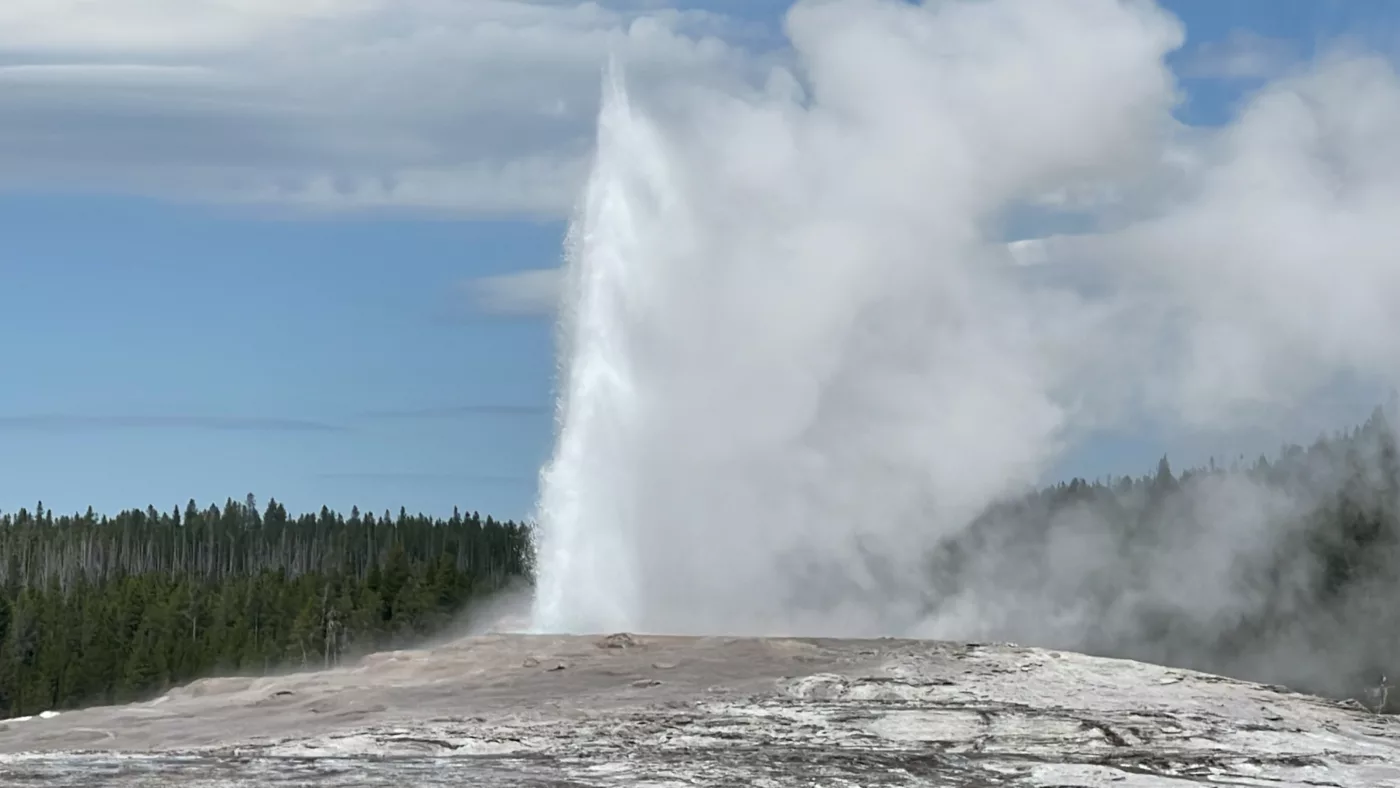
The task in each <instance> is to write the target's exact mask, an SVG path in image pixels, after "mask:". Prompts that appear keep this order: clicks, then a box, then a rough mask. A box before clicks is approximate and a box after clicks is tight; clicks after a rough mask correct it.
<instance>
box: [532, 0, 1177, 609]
mask: <svg viewBox="0 0 1400 788" xmlns="http://www.w3.org/2000/svg"><path fill="white" fill-rule="evenodd" d="M1011 5H1014V6H1016V7H1017V8H1018V9H1020V10H1019V13H1021V14H1022V15H1023V17H1024V18H1023V19H1022V21H1023V22H1024V26H1023V27H1021V28H1017V29H1015V30H1014V31H1012V32H1013V35H1010V36H1007V37H1005V38H1003V39H1002V40H1000V41H997V42H995V45H994V46H992V47H990V48H985V49H984V50H983V51H981V52H978V53H977V54H975V55H972V54H966V55H960V56H959V57H956V58H954V59H953V61H952V62H951V64H949V63H944V62H941V61H939V60H938V59H937V58H933V57H931V56H930V52H929V51H927V50H928V48H929V46H930V43H929V40H927V37H928V36H933V37H934V39H937V40H941V41H942V42H943V44H945V45H947V46H952V47H956V48H958V49H962V48H964V47H971V46H972V42H971V41H970V40H968V39H969V38H970V37H976V36H978V35H980V34H981V33H980V29H979V26H980V25H981V24H984V23H986V22H991V21H995V20H996V17H997V16H998V15H1001V14H1003V13H1004V12H1005V10H1006V8H1005V6H1007V4H1005V3H991V4H953V5H949V6H947V7H946V10H943V11H933V10H929V9H922V8H918V7H914V6H907V5H905V4H902V3H869V2H836V3H811V4H802V5H799V6H798V7H796V8H795V9H794V10H793V11H792V12H791V14H790V16H789V20H788V28H789V34H790V36H791V38H792V40H793V43H794V46H795V49H796V52H797V54H798V59H799V62H800V64H801V66H802V68H801V71H800V74H801V75H802V77H803V80H802V81H801V82H799V80H798V79H797V78H795V77H793V76H792V75H791V74H790V73H789V72H787V71H783V70H778V71H775V72H774V73H773V74H772V75H770V77H769V78H768V79H767V82H766V86H765V87H764V89H763V90H762V91H755V90H749V89H742V88H737V87H736V88H735V89H734V90H733V91H731V92H729V93H724V92H721V91H719V90H717V89H713V88H700V87H685V88H681V89H678V90H676V89H673V90H671V91H670V92H669V93H668V94H667V98H666V100H664V101H663V100H655V101H653V102H651V104H649V105H648V107H647V109H646V110H643V109H641V108H639V107H638V106H636V105H635V104H634V102H633V101H632V100H631V99H629V96H628V91H627V89H626V87H625V86H624V84H623V75H622V74H621V73H620V70H619V69H618V68H617V67H612V68H610V70H609V73H608V75H607V78H606V79H605V89H604V97H603V107H602V111H601V114H600V119H599V124H598V140H597V153H596V159H595V163H594V168H593V172H592V177H591V180H590V182H589V184H588V187H587V194H586V198H585V200H584V202H583V205H582V207H581V210H580V212H579V215H578V217H577V219H576V221H575V223H574V226H573V228H572V232H571V234H570V242H569V244H570V248H569V261H568V266H569V290H568V295H567V296H566V300H567V304H566V306H565V315H564V317H563V320H562V322H563V325H562V328H561V354H562V365H561V366H562V369H561V371H562V386H561V388H562V394H561V400H560V405H559V417H560V431H559V435H558V443H557V447H556V451H555V456H554V458H553V460H552V462H551V463H550V465H549V466H548V468H547V469H546V470H545V472H544V474H543V477H542V482H543V492H542V496H541V501H540V508H539V513H538V514H539V521H540V524H541V537H540V542H539V545H538V550H539V555H538V562H539V563H538V582H539V587H538V592H537V598H536V602H535V609H534V623H535V627H536V628H537V629H540V630H551V631H571V632H577V631H599V630H614V629H630V630H640V631H653V632H655V631H667V632H683V633H703V632H719V631H723V632H744V633H762V634H777V633H790V632H794V631H796V632H823V633H827V634H848V635H858V634H885V633H889V632H895V631H907V630H909V629H910V628H911V627H912V626H914V625H915V624H916V623H917V622H918V621H919V620H920V619H921V617H922V616H923V614H924V612H925V600H924V599H923V593H924V591H923V589H924V588H925V586H926V582H925V579H924V578H923V577H922V576H921V575H922V573H923V567H922V564H921V561H922V560H923V557H924V556H925V554H926V552H927V548H928V547H929V546H930V545H932V544H933V543H934V542H935V541H936V540H937V539H938V538H939V537H940V536H942V535H945V534H947V533H949V532H951V531H952V530H953V529H956V528H958V527H960V526H962V525H964V524H965V523H966V522H967V521H968V519H969V518H971V517H972V516H974V515H975V514H976V513H977V512H978V511H980V510H981V509H982V508H983V507H985V506H986V504H987V503H988V502H989V501H991V500H993V499H994V498H995V497H996V496H998V495H1001V494H1004V493H1006V492H1008V491H1010V490H1012V489H1014V488H1015V487H1016V486H1018V485H1023V484H1026V483H1029V482H1032V481H1034V480H1035V478H1036V477H1037V475H1038V474H1039V473H1040V472H1041V471H1042V469H1043V466H1044V463H1045V462H1046V461H1047V459H1049V458H1050V456H1051V454H1052V451H1053V449H1054V448H1055V444H1056V438H1057V435H1058V433H1059V431H1060V430H1061V428H1062V425H1063V423H1064V409H1063V407H1062V405H1061V404H1060V403H1059V402H1058V401H1057V399H1056V397H1055V396H1054V392H1055V389H1056V387H1057V386H1059V385H1060V384H1061V383H1062V382H1063V377H1064V375H1065V374H1066V373H1067V371H1068V370H1069V369H1071V368H1073V365H1072V364H1065V363H1059V364H1050V363H1047V359H1048V358H1049V356H1047V354H1046V337H1044V336H1043V332H1042V330H1041V328H1040V327H1038V326H1037V325H1036V321H1037V319H1039V318H1042V317H1046V318H1047V319H1049V318H1048V317H1047V315H1048V314H1049V313H1051V312H1055V313H1058V311H1059V310H1061V309H1063V308H1065V306H1066V305H1065V304H1064V303H1062V302H1061V301H1059V300H1056V299H1052V298H1046V297H1045V294H1044V293H1038V292H1033V291H1031V290H1027V289H1026V288H1024V287H1022V286H1020V284H1019V283H1018V282H1019V280H1018V279H1016V277H1015V275H1014V272H1013V271H1012V268H1013V266H1012V265H1011V264H1010V256H1009V255H1008V254H1007V251H1006V247H1005V244H1004V243H998V242H993V241H995V240H996V239H992V238H990V236H988V234H987V233H988V232H989V226H990V225H989V223H990V221H991V220H992V219H994V218H995V217H996V215H997V214H998V212H1000V211H1002V210H1004V209H1005V208H1006V207H1007V206H1008V204H1010V203H1012V202H1014V201H1015V200H1016V199H1018V198H1021V197H1025V196H1029V195H1030V194H1031V193H1033V192H1036V191H1039V190H1042V189H1044V188H1047V187H1049V186H1052V185H1054V184H1057V183H1059V182H1061V181H1062V180H1064V179H1067V178H1084V177H1091V176H1093V175H1094V173H1095V172H1096V171H1097V170H1098V169H1100V168H1101V163H1106V164H1119V163H1121V162H1122V161H1124V160H1125V159H1131V158H1132V157H1133V156H1134V155H1135V154H1136V153H1137V152H1138V150H1139V148H1140V146H1141V144H1140V142H1139V140H1145V139H1150V138H1151V136H1152V135H1151V134H1150V133H1148V132H1150V130H1151V126H1152V125H1153V124H1155V123H1157V122H1159V121H1160V118H1159V117H1158V116H1157V115H1156V114H1154V111H1153V110H1156V111H1158V112H1160V113H1165V112H1166V111H1167V108H1168V106H1169V102H1168V100H1167V99H1168V97H1169V96H1170V91H1171V87H1172V82H1171V78H1170V76H1169V74H1168V73H1167V72H1166V71H1165V69H1164V68H1163V67H1162V65H1161V58H1160V55H1161V54H1162V53H1163V52H1165V51H1166V50H1167V49H1168V48H1170V47H1171V46H1174V45H1175V43H1176V42H1177V41H1178V40H1179V35H1180V34H1179V32H1178V31H1177V29H1176V28H1175V26H1174V25H1173V24H1171V23H1170V21H1168V20H1166V19H1165V18H1163V17H1161V16H1159V15H1158V14H1156V13H1147V12H1139V11H1133V10H1127V9H1120V10H1117V11H1115V12H1114V13H1115V14H1116V15H1117V17H1116V18H1115V19H1113V20H1112V21H1113V22H1114V23H1115V27H1116V32H1118V33H1119V34H1120V35H1121V36H1125V37H1127V38H1128V39H1129V41H1130V43H1131V46H1124V47H1120V48H1118V49H1114V50H1110V51H1109V52H1108V53H1107V54H1106V55H1104V56H1102V57H1099V58H1095V59H1092V60H1086V59H1084V58H1082V57H1080V55H1079V53H1078V50H1077V49H1076V48H1077V47H1078V46H1080V45H1081V44H1082V42H1078V41H1075V40H1073V39H1068V40H1064V39H1062V37H1059V36H1057V35H1056V34H1055V33H1054V32H1053V30H1052V31H1050V32H1041V31H1039V30H1038V25H1039V23H1040V22H1041V21H1043V19H1042V18H1044V19H1053V18H1054V17H1055V15H1056V14H1058V13H1059V12H1058V11H1056V12H1053V13H1050V12H1048V9H1047V12H1045V13H1043V12H1037V11H1034V10H1030V11H1027V8H1026V7H1025V6H1024V5H1021V4H1014V3H1013V4H1011ZM1101 5H1103V4H1101V3H1090V4H1088V5H1086V6H1084V9H1081V13H1084V12H1085V11H1086V10H1087V12H1089V13H1094V9H1095V7H1096V6H1101ZM1099 11H1102V9H1099ZM935 43H936V42H935ZM1028 46H1029V47H1030V49H1029V50H1027V49H1026V48H1027V47H1028ZM968 51H969V52H971V51H972V50H971V49H969V50H968ZM1027 51H1029V52H1030V53H1031V55H1030V57H1029V58H1028V56H1027ZM1115 53H1116V54H1115ZM960 59H961V62H959V60H960ZM998 61H1010V63H1009V64H1003V65H1015V64H1017V63H1019V64H1027V63H1034V62H1036V61H1043V63H1041V65H1042V66H1047V67H1041V68H1037V69H1033V70H1029V71H1026V72H1025V73H1024V74H1023V75H1022V76H1023V77H1024V78H1018V79H1007V78H1005V77H1006V75H1005V74H1002V73H998V71H997V67H996V64H997V62H998ZM988 63H991V64H992V67H991V68H990V69H989V68H988ZM1057 85H1058V86H1060V87H1067V86H1073V87H1074V88H1075V90H1074V91H1073V93H1072V95H1070V96H1069V106H1065V97H1064V96H1060V97H1057V98H1056V99H1055V104H1054V107H1053V111H1051V110H1052V107H1051V106H1050V104H1049V99H1048V98H1047V96H1048V95H1049V94H1050V93H1052V92H1054V90H1053V88H1055V87H1056V86H1057ZM1013 107H1016V108H1020V110H1019V111H1017V112H1012V111H1010V108H1013ZM1021 113H1030V114H1032V115H1035V116H1044V118H1045V121H1046V122H1037V123H1034V124H1028V123H1025V122H1021V120H1020V118H1018V115H1020V114H1021ZM1064 118H1069V119H1070V120H1069V121H1065V120H1063V119H1064ZM1145 124H1146V125H1145Z"/></svg>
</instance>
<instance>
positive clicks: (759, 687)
mask: <svg viewBox="0 0 1400 788" xmlns="http://www.w3.org/2000/svg"><path fill="white" fill-rule="evenodd" d="M0 752H3V753H5V754H4V755H3V756H0V784H3V785H7V786H10V785H14V786H22V785H44V786H79V785H81V786H100V785H123V786H126V785H152V786H164V785H172V786H173V785H178V786H182V787H185V788H196V787H197V786H226V785H268V786H284V785H308V786H345V785H384V786H391V785H392V786H425V787H426V786H441V785H472V786H478V785H501V786H513V785H553V786H585V785H586V786H648V785H650V786H661V785H691V786H710V785H758V786H778V785H823V786H839V785H861V786H874V785H943V786H1042V787H1048V786H1119V787H1121V788H1139V787H1140V786H1188V785H1207V784H1208V785H1234V786H1281V785H1288V786H1292V785H1319V786H1322V785H1329V786H1357V788H1380V787H1381V786H1400V724H1397V723H1396V722H1395V721H1394V720H1392V719H1391V718H1386V717H1380V716H1376V715H1373V714H1371V713H1370V712H1367V711H1364V710H1361V709H1358V708H1355V707H1349V706H1347V705H1343V704H1337V703H1333V702H1329V701H1324V700H1319V699H1316V698H1312V697H1307V696H1303V695H1297V694H1293V693H1289V692H1287V691H1286V690H1283V689H1282V688H1270V687H1265V686H1260V685H1255V684H1248V683H1245V682H1239V681H1233V680H1229V679H1223V678H1218V677H1215V676H1209V675H1205V674H1200V673H1191V672H1188V671H1180V670H1172V669H1167V668H1162V667H1156V666H1152V665H1144V664H1140V663H1135V662H1128V661H1121V660H1109V659H1098V658H1092V657H1086V656H1082V655H1078V654H1072V653H1064V652H1050V651H1044V650H1037V649H1027V648H1019V647H1014V646H999V645H998V646H993V645H957V644H949V643H938V642H922V641H908V640H863V641H861V640H809V639H776V638H775V639H752V638H679V637H629V636H621V635H618V636H611V637H609V638H597V637H548V636H525V635H485V636H478V637H470V638H466V639H463V640H461V641H457V642H454V643H451V644H448V645H445V646H440V647H437V648H434V649H431V650H423V651H400V652H393V653H388V654H379V655H374V656H372V657H370V658H368V659H366V660H365V661H364V662H363V663H362V664H360V665H358V666H356V667H353V668H345V669H340V670H334V671H329V672H324V673H308V674H298V675H290V676H282V677H274V678H262V679H211V680H206V681H200V682H196V683H195V684H193V685H191V686H188V687H184V688H181V689H178V690H175V691H172V692H171V693H169V694H168V695H167V696H166V697H163V698H161V699H159V700H157V701H155V702H151V703H142V704H135V705H130V706H120V707H110V708H96V709H89V710H85V711H78V712H68V713H64V714H62V715H60V716H58V717H55V718H51V719H38V718H36V719H32V720H28V721H23V722H9V723H7V724H5V725H4V727H3V730H2V731H0Z"/></svg>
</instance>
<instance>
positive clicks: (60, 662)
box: [0, 495, 529, 716]
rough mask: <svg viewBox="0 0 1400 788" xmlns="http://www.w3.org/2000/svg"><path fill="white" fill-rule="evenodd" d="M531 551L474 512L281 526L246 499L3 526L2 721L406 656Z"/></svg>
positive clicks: (325, 519)
mask: <svg viewBox="0 0 1400 788" xmlns="http://www.w3.org/2000/svg"><path fill="white" fill-rule="evenodd" d="M528 555H529V532H528V530H527V529H526V528H525V527H524V526H522V525H520V524H517V523H512V522H498V521H496V520H493V519H492V518H490V517H486V518H482V517H481V516H479V515H477V514H475V513H473V514H470V515H462V514H460V513H454V514H453V516H452V517H451V518H448V519H445V520H444V519H433V518H429V517H425V516H422V515H418V516H411V515H409V514H408V513H407V512H406V511H404V510H402V509H401V510H400V511H399V514H398V516H392V515H391V514H390V513H389V512H385V513H384V514H383V515H382V516H378V517H376V516H374V515H372V514H362V513H360V512H359V511H358V510H352V511H351V512H350V513H349V516H348V517H347V516H343V515H341V514H337V513H334V512H331V511H330V510H328V509H325V508H323V509H321V511H320V512H319V513H317V514H305V515H302V516H300V517H296V518H292V517H290V516H289V515H288V514H287V511H286V509H285V508H283V506H282V505H281V504H279V503H277V502H276V501H269V502H268V504H267V506H266V507H265V508H263V509H261V510H260V509H259V507H258V506H257V503H256V501H255V499H254V498H253V496H251V495H250V496H248V497H247V499H246V500H244V501H242V502H235V501H233V500H229V501H227V502H226V503H225V504H224V505H223V506H222V507H219V506H210V507H208V508H206V509H200V508H199V507H198V506H197V505H196V504H195V503H194V502H193V501H191V502H190V503H189V504H188V505H187V506H186V507H185V508H184V510H183V511H181V510H180V509H179V508H175V509H172V510H171V511H168V512H158V511H156V510H155V509H154V508H148V509H146V510H145V511H139V510H133V511H126V512H122V513H121V514H118V515H116V516H115V517H110V518H109V517H100V516H97V515H96V514H94V513H93V512H92V511H91V510H89V511H88V512H86V513H85V514H82V515H80V516H58V515H55V514H54V512H52V511H48V510H46V509H44V507H43V505H42V504H40V505H38V506H36V507H35V508H34V511H32V512H30V511H26V510H20V511H19V512H17V513H15V514H12V515H4V516H0V716H16V715H27V714H33V713H36V712H39V711H44V710H48V709H64V708H73V707H78V706H90V705H96V704H105V703H120V702H126V701H132V700H139V699H143V698H147V697H150V696H151V695H153V694H156V693H159V692H161V691H163V690H165V689H167V688H169V687H171V686H172V685H176V684H180V683H183V682H187V681H189V680H191V679H194V678H199V677H204V676H210V675H230V674H244V673H253V674H261V673H265V672H268V671H276V670H289V669H308V668H321V667H329V666H333V665H337V664H340V663H341V662H342V660H344V659H346V658H348V657H352V656H355V655H360V654H364V653H367V652H371V651H375V650H382V649H386V648H394V647H398V646H403V645H408V644H412V643H414V642H418V641H421V639H422V638H424V637H425V636H429V635H432V634H434V633H437V632H441V631H443V630H444V628H445V627H447V626H449V625H450V624H453V623H454V622H456V621H457V620H458V619H459V617H460V616H461V614H462V612H463V610H464V608H465V606H466V605H467V603H468V602H469V601H471V600H472V599H474V598H478V597H480V596H481V595H484V594H489V593H491V592H494V591H497V590H500V589H502V588H504V587H505V586H506V585H507V584H508V583H509V582H511V580H512V579H513V578H514V579H518V578H520V577H522V576H524V574H525V567H526V562H527V560H528Z"/></svg>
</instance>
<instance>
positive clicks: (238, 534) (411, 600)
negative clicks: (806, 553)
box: [0, 409, 1400, 716]
mask: <svg viewBox="0 0 1400 788" xmlns="http://www.w3.org/2000/svg"><path fill="white" fill-rule="evenodd" d="M735 549H743V546H742V545H735ZM530 553H531V547H530V529H529V526H528V525H527V524H524V523H515V522H503V521H497V520H494V519H492V518H491V517H482V516H481V515H479V514H476V513H471V514H462V513H457V512H454V514H453V515H452V516H451V517H450V518H445V519H444V518H433V517H428V516H424V515H410V514H408V512H407V511H406V510H404V509H400V511H399V513H398V514H397V515H393V514H391V513H389V512H385V513H383V514H382V515H378V516H376V515H373V514H368V513H362V512H360V511H359V510H351V511H350V512H349V513H348V514H342V513H336V512H333V511H330V510H329V509H326V508H322V509H321V510H320V511H319V512H317V513H308V514H302V515H299V516H292V515H289V514H288V512H287V511H286V509H285V508H284V507H283V506H282V505H281V504H280V503H278V502H276V501H268V503H267V504H266V506H262V507H260V506H259V505H258V504H257V501H256V500H255V498H254V497H253V496H252V495H249V496H248V497H247V498H246V499H245V500H242V501H235V500H232V499H230V500H228V501H226V502H225V503H224V504H223V505H222V506H208V507H205V508H201V507H200V506H198V505H197V504H196V503H195V502H193V501H191V502H189V504H188V505H186V506H185V507H183V509H182V508H179V507H176V508H173V509H170V510H168V511H157V510H156V509H154V508H147V509H145V510H144V511H142V510H131V511H125V512H121V513H120V514H117V515H115V516H101V515H98V514H95V513H94V512H92V511H91V510H89V511H87V512H85V513H83V514H78V515H59V514H56V513H55V512H52V511H49V510H47V509H45V508H44V507H43V505H42V504H40V505H37V506H35V507H34V509H33V510H32V511H29V510H20V511H18V512H16V513H10V514H4V515H0V716H15V715H27V714H34V713H37V712H39V711H43V710H49V709H65V708H73V707H77V706H87V705H94V704H104V703H117V702H126V701H132V700H139V699H143V698H149V697H151V696H153V695H155V694H157V693H160V692H162V691H164V690H166V689H168V688H170V687H171V686H173V685H176V684H180V683H183V682H187V681H189V680H192V679H195V678H199V677H204V676H211V675H228V674H246V673H253V674H260V673H265V672H268V671H285V670H298V669H314V668H322V667H328V666H334V665H337V664H342V663H343V662H344V661H346V660H348V659H353V658H355V657H356V656H358V655H361V654H364V653H367V652H371V651H375V650H382V649H386V648H394V647H400V646H404V645H411V644H413V643H417V642H421V641H422V640H423V639H424V638H428V637H432V636H434V635H437V634H442V633H444V632H448V631H452V630H453V629H454V628H460V626H461V622H462V616H463V615H464V614H465V613H466V612H467V611H468V604H469V603H470V602H472V601H473V600H480V599H482V598H484V597H486V596H489V595H491V594H493V593H495V592H498V591H501V590H502V589H505V588H507V587H508V586H511V585H513V584H516V583H520V582H528V581H529V568H530V565H531V555H530ZM928 561H929V568H928V583H927V587H926V589H923V591H922V592H923V593H925V594H926V600H927V605H926V611H925V612H926V613H927V614H928V615H930V616H938V615H940V614H946V613H948V612H949V611H950V610H953V609H955V608H956V606H957V605H958V603H959V601H960V600H963V601H965V600H966V599H967V598H968V597H969V596H974V597H976V598H977V600H978V603H979V605H980V607H981V608H982V609H983V610H993V611H1001V612H1000V614H999V617H998V618H996V619H995V620H989V621H988V622H987V624H986V626H987V627H988V631H989V634H990V635H993V636H996V637H999V638H1001V639H1014V640H1016V641H1018V642H1023V643H1027V644H1034V645H1042V646H1047V647H1056V648H1068V649H1076V650H1081V651H1087V652H1089V653H1096V654H1102V655H1106V656H1120V657H1129V658H1134V659H1144V660H1150V661H1154V662H1160V663H1164V664H1169V665H1175V666H1179V667H1186V668H1196V669H1202V670H1207V671H1210V672H1216V673H1221V674H1225V675H1230V676H1236V677H1239V678H1245V679H1251V680H1259V681H1265V682H1274V683H1280V684H1286V685H1288V686H1291V687H1294V688H1297V689H1300V690H1304V691H1310V692H1317V693H1321V694H1328V695H1332V696H1335V697H1351V698H1355V699H1357V700H1358V701H1360V702H1362V703H1364V704H1366V705H1367V706H1368V707H1371V708H1374V709H1377V710H1381V709H1383V710H1385V711H1391V712H1394V711H1400V707H1397V700H1400V692H1397V693H1390V692H1389V690H1388V689H1387V687H1388V685H1389V683H1390V681H1391V679H1390V678H1389V677H1394V676H1400V569H1398V568H1400V449H1397V445H1396V438H1395V433H1394V431H1393V429H1392V427H1391V424H1390V419H1389V418H1388V417H1387V414H1386V413H1385V412H1383V411H1381V410H1380V409H1377V411H1376V412H1375V413H1374V414H1373V415H1372V416H1371V418H1370V419H1369V420H1368V421H1367V422H1366V423H1365V424H1364V425H1361V426H1360V427H1357V428H1354V429H1351V430H1348V431H1345V432H1342V433H1338V434H1334V435H1331V436H1323V437H1320V438H1318V440H1317V441H1316V442H1314V443H1313V444H1311V445H1310V446H1308V447H1302V446H1285V447H1283V448H1282V449H1281V450H1280V451H1279V453H1278V454H1277V455H1276V456H1273V457H1271V458H1265V457H1259V458H1257V459H1255V460H1253V461H1250V462H1245V461H1244V460H1243V458H1236V459H1235V460H1234V461H1232V462H1230V463H1228V465H1226V464H1217V463H1216V462H1215V461H1211V462H1210V463H1209V465H1207V466H1206V467H1202V468H1194V469H1190V470H1187V471H1185V472H1183V473H1180V474H1177V473H1175V472H1174V471H1173V470H1172V468H1171V466H1170V464H1169V462H1168V460H1167V459H1166V458H1163V459H1162V461H1161V463H1160V464H1159V466H1158V468H1157V469H1156V471H1155V472H1154V473H1149V474H1146V475H1144V476H1141V477H1126V476H1125V477H1115V478H1111V479H1099V480H1094V481H1089V480H1084V479H1073V480H1070V481H1068V482H1064V483H1061V484H1056V485H1053V486H1051V487H1048V488H1045V489H1040V490H1035V491H1032V492H1029V493H1026V494H1024V495H1016V496H1010V497H1008V498H1007V499H1006V500H1004V501H1002V502H1000V503H998V504H997V505H995V506H993V507H991V508H990V509H988V510H987V511H986V512H985V513H984V514H983V515H982V516H981V517H979V518H977V520H976V521H975V522H973V523H972V524H971V526H969V527H968V528H965V529H962V530H960V531H959V532H958V533H957V534H955V535H952V536H950V537H948V538H946V539H943V540H942V541H941V542H940V543H939V547H938V548H937V549H936V550H934V551H933V552H932V553H931V554H930V555H929V556H928ZM906 590H907V589H906ZM1392 695H1394V696H1396V697H1391V696H1392Z"/></svg>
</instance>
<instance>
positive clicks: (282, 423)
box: [0, 413, 344, 432]
mask: <svg viewBox="0 0 1400 788" xmlns="http://www.w3.org/2000/svg"><path fill="white" fill-rule="evenodd" d="M145 429H184V430H218V431H223V432H339V431H341V430H343V429H344V427H341V426H338V425H335V424H330V423H327V422H323V421H314V420H311V419H294V418H275V417H262V416H113V415H83V414H71V413H40V414H26V415H18V416H0V430H10V431H34V432H82V431H89V430H145Z"/></svg>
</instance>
